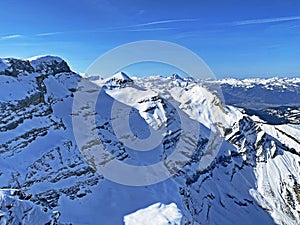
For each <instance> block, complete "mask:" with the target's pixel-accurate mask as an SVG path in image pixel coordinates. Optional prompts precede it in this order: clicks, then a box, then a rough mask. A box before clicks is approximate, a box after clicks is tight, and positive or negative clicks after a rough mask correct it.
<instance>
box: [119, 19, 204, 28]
mask: <svg viewBox="0 0 300 225" xmlns="http://www.w3.org/2000/svg"><path fill="white" fill-rule="evenodd" d="M199 20H200V19H199V18H190V19H173V20H158V21H152V22H147V23H140V24H135V25H130V26H126V27H124V28H130V27H146V26H153V25H161V24H169V23H181V22H196V21H199Z"/></svg>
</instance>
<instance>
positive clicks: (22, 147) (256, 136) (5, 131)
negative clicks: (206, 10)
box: [0, 56, 300, 225]
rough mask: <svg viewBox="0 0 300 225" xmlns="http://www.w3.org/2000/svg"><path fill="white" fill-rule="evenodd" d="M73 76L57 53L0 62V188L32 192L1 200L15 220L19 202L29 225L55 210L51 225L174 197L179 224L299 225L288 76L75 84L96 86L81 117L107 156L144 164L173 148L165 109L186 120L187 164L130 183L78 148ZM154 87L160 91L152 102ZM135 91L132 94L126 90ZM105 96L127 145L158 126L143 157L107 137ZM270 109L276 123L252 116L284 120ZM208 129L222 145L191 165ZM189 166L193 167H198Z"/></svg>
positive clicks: (173, 130)
mask: <svg viewBox="0 0 300 225" xmlns="http://www.w3.org/2000/svg"><path fill="white" fill-rule="evenodd" d="M81 79H83V78H81V77H80V76H79V75H78V74H76V73H74V72H72V71H71V70H70V68H69V66H68V65H67V63H66V62H65V61H64V60H62V59H60V58H57V57H51V56H45V57H38V58H33V59H27V60H19V59H2V60H0V84H1V89H0V111H1V113H0V117H1V120H0V162H1V167H0V184H1V187H0V188H2V189H17V190H22V192H24V193H25V195H26V196H28V195H30V196H31V195H32V196H31V198H30V199H28V200H26V201H25V200H24V201H23V200H20V201H19V200H16V199H15V197H10V195H8V197H1V199H11V198H13V199H14V200H13V201H15V202H18V203H16V204H17V206H18V204H21V205H22V206H20V207H17V208H18V209H19V208H20V210H21V211H18V212H15V211H14V212H13V213H17V214H18V215H19V214H20V213H21V214H24V215H23V218H27V217H26V216H27V215H29V214H30V213H28V212H23V211H22V209H23V208H22V207H24V210H25V211H26V209H27V208H26V207H32V208H34V209H35V208H36V210H37V211H38V212H41V213H37V214H34V215H36V219H40V221H43V222H41V223H36V224H43V223H44V218H46V219H45V224H46V223H47V222H49V221H48V220H47V219H49V218H52V217H51V216H52V214H51V213H50V212H52V211H57V212H58V213H59V214H60V215H61V216H60V218H59V219H58V218H57V219H56V220H59V221H57V223H72V224H78V225H81V224H93V225H94V224H99V225H111V224H113V225H118V224H123V218H124V216H125V215H129V214H131V213H132V212H135V211H137V210H139V209H143V208H146V207H148V206H149V205H153V204H154V203H156V202H161V203H162V204H168V203H170V202H174V203H175V204H176V205H177V207H178V209H179V210H180V212H181V214H182V218H181V224H184V225H186V224H195V225H198V224H225V225H226V224H230V225H232V224H299V223H300V218H299V215H300V214H299V212H300V197H299V196H300V177H299V176H300V175H299V171H300V168H299V167H300V165H299V163H300V157H299V154H300V140H299V137H300V135H299V134H300V130H299V123H298V122H297V121H298V120H297V118H298V116H299V113H298V111H297V110H299V108H297V107H298V106H299V105H298V103H299V102H298V101H299V96H298V95H299V93H300V92H299V90H300V85H299V82H298V80H297V79H294V80H284V79H282V80H280V82H279V81H278V80H275V81H274V82H272V80H269V81H266V80H256V81H255V82H254V81H253V82H252V81H251V82H250V81H236V80H234V81H233V80H229V81H230V82H229V81H226V82H224V81H218V82H206V83H201V82H196V81H193V80H192V79H182V78H179V77H176V76H173V77H168V78H162V77H149V78H144V79H142V78H140V79H131V78H129V77H128V76H127V75H126V74H124V73H119V74H117V75H116V76H114V77H112V78H111V79H107V80H101V79H99V80H98V79H90V80H89V79H86V82H88V83H89V84H90V88H91V90H89V91H90V92H89V93H92V92H93V89H97V85H100V86H103V91H102V92H101V99H100V100H99V102H97V109H96V110H97V115H86V117H92V116H95V117H96V123H97V124H96V129H97V132H98V134H99V136H98V137H99V138H100V139H101V142H102V144H103V145H104V146H105V147H106V149H107V151H108V152H109V153H110V155H111V156H113V157H115V158H116V159H117V160H120V161H122V162H124V163H127V164H132V165H148V164H153V163H156V162H158V161H161V160H164V159H166V158H167V157H168V156H169V155H170V154H171V153H172V152H173V151H174V149H175V148H176V143H177V142H178V140H179V137H180V134H181V133H182V131H181V129H180V119H179V114H178V113H176V110H175V108H174V105H172V104H175V103H176V104H177V109H178V110H180V111H182V115H183V116H184V118H185V119H186V120H187V121H188V122H189V123H190V124H192V125H191V131H192V128H193V127H197V126H198V127H199V128H200V133H199V135H198V137H197V138H194V139H192V141H190V140H189V139H186V141H185V142H183V143H181V148H182V149H188V148H191V147H195V149H194V150H195V151H193V154H192V155H188V156H186V157H187V158H188V159H189V160H188V163H187V164H186V165H185V166H184V167H183V168H181V169H180V170H179V171H177V173H176V174H175V175H174V176H173V178H170V179H167V180H165V181H164V182H161V183H157V184H154V185H149V186H141V187H132V186H124V185H121V184H117V183H114V182H112V181H109V180H107V179H105V178H104V177H103V176H102V174H98V173H97V172H96V170H95V169H96V168H94V167H93V165H92V164H90V165H89V164H87V162H86V161H85V159H84V157H83V155H82V154H81V152H80V151H79V149H78V147H77V144H76V141H75V138H74V133H73V127H72V116H73V117H74V116H77V115H74V114H72V104H73V99H74V95H75V94H76V91H78V90H80V87H78V86H77V85H78V83H79V81H80V80H81ZM216 84H217V85H221V88H222V90H223V94H224V98H225V100H226V103H228V104H229V105H230V106H229V105H227V106H226V105H223V104H221V101H220V100H219V98H218V95H216V94H215V93H214V92H213V91H212V89H213V88H212V86H215V85H216ZM279 84H280V85H279ZM162 90H168V93H164V94H165V95H164V96H163V97H162V95H161V92H162ZM141 91H144V92H143V93H144V95H142V96H140V95H139V94H136V93H140V92H141ZM272 92H273V93H275V92H276V94H278V93H281V95H280V96H281V97H280V99H279V100H278V99H277V100H276V102H274V101H273V100H272V99H271V98H270V96H271V95H272ZM201 93H202V94H201ZM266 93H268V95H266ZM168 94H169V96H171V97H172V99H173V100H174V102H173V103H172V104H170V102H168ZM254 97H255V98H254ZM114 101H117V102H119V103H120V104H119V106H120V107H121V108H120V110H122V109H123V108H124V110H125V111H126V110H127V109H128V108H129V109H130V115H131V116H130V118H129V122H130V124H131V128H132V130H131V131H132V133H133V134H134V136H133V137H132V139H131V141H133V142H134V141H136V142H138V139H139V138H140V139H145V138H147V137H148V136H149V134H150V133H151V129H152V128H153V129H154V130H160V129H161V130H162V131H163V132H162V140H161V143H159V144H158V145H157V146H156V148H155V149H154V151H148V152H142V153H141V152H137V151H134V150H132V149H130V148H128V147H126V145H125V144H126V137H120V136H118V137H117V134H116V133H115V132H114V129H113V128H114V126H113V121H114V119H118V118H117V117H118V115H114V116H115V117H113V118H112V115H111V113H110V111H109V109H111V107H112V103H113V102H114ZM87 102H88V101H87ZM258 102H259V104H258V105H257V103H258ZM255 104H256V105H255ZM281 106H282V107H285V108H284V110H287V112H290V113H288V116H287V117H288V120H286V121H284V120H280V121H279V122H278V121H277V122H276V121H275V122H276V123H274V120H272V121H271V119H270V118H271V116H270V114H267V116H265V117H264V115H266V114H263V113H261V112H265V111H266V112H269V111H270V110H271V109H273V111H272V112H273V114H272V115H276V118H279V115H283V118H285V117H286V116H285V115H286V113H287V112H286V111H283V110H280V112H279V111H278V110H279V109H280V107H281ZM122 107H123V108H122ZM288 108H290V110H288ZM274 109H276V110H277V111H274ZM249 110H252V111H249ZM268 110H269V111H268ZM84 112H85V108H82V113H84ZM259 113H261V114H259ZM281 113H283V114H281ZM119 117H121V116H120V115H119ZM121 119H122V118H121ZM289 123H293V124H289ZM297 124H298V125H297ZM149 126H150V127H151V129H150V128H149ZM214 126H217V127H218V129H219V130H220V131H221V133H222V135H223V138H222V139H221V140H219V139H218V141H221V143H222V144H221V146H220V151H218V153H217V155H216V156H214V157H213V160H212V161H209V164H207V165H205V166H203V164H201V162H202V161H201V159H203V158H204V156H205V155H206V153H207V152H206V151H208V150H207V148H206V147H207V146H208V145H209V140H210V139H211V137H214V136H213V132H214V129H213V128H214ZM122 138H123V139H122ZM195 140H196V141H195ZM91 143H94V144H91V145H90V146H89V147H90V148H93V147H97V146H96V144H97V142H91ZM124 143H125V144H124ZM183 153H184V151H183ZM201 166H202V167H203V168H205V169H204V170H203V169H201V170H199V167H200V168H202V167H201ZM179 168H180V167H179ZM169 169H170V168H169ZM146 176H147V175H146ZM3 193H4V194H5V193H6V192H3ZM5 195H6V194H5ZM1 196H3V195H1ZM4 201H6V200H2V202H4ZM9 201H10V200H9ZM19 202H20V203H19ZM23 205H24V206H23ZM157 207H158V206H157ZM157 207H156V208H157ZM40 209H42V211H39V210H40ZM0 210H1V213H2V214H3V216H2V217H1V218H3V221H4V219H5V220H7V218H8V217H7V216H6V215H8V214H9V213H8V211H7V210H8V209H5V206H3V204H2V207H1V209H0ZM16 210H17V209H16ZM30 212H35V211H34V210H33V211H30ZM137 215H138V214H135V216H137ZM30 218H33V217H31V216H30ZM127 218H128V217H127ZM134 218H135V219H138V218H136V217H134ZM8 221H10V220H9V219H8ZM53 221H54V218H53ZM1 222H2V221H1ZM20 222H21V223H23V224H28V223H27V222H24V220H23V222H22V220H20ZM53 223H54V222H53ZM7 224H14V222H7ZM31 224H32V223H31ZM175 224H176V223H175Z"/></svg>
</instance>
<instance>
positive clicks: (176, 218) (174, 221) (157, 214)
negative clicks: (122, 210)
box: [124, 203, 182, 225]
mask: <svg viewBox="0 0 300 225" xmlns="http://www.w3.org/2000/svg"><path fill="white" fill-rule="evenodd" d="M181 218H182V215H181V213H180V210H179V209H178V208H177V206H176V204H175V203H171V204H169V205H165V204H162V203H156V204H154V205H151V206H149V207H147V208H145V209H140V210H138V211H136V212H134V213H132V214H129V215H127V216H125V217H124V222H125V225H154V224H155V225H180V224H181Z"/></svg>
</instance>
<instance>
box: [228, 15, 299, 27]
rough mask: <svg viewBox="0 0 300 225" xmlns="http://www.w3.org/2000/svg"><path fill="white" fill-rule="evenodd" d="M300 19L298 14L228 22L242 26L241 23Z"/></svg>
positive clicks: (249, 23)
mask: <svg viewBox="0 0 300 225" xmlns="http://www.w3.org/2000/svg"><path fill="white" fill-rule="evenodd" d="M295 20H300V16H292V17H277V18H268V19H255V20H241V21H234V22H231V23H228V24H229V25H233V26H242V25H251V24H265V23H278V22H286V21H295Z"/></svg>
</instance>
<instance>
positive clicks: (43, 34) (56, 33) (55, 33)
mask: <svg viewBox="0 0 300 225" xmlns="http://www.w3.org/2000/svg"><path fill="white" fill-rule="evenodd" d="M63 33H64V32H48V33H40V34H36V35H35V36H39V37H44V36H53V35H58V34H63Z"/></svg>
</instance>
